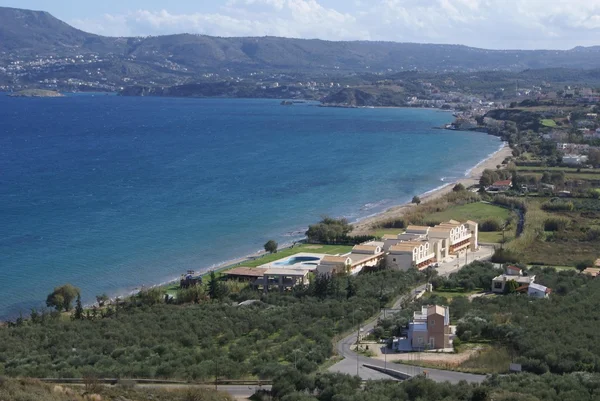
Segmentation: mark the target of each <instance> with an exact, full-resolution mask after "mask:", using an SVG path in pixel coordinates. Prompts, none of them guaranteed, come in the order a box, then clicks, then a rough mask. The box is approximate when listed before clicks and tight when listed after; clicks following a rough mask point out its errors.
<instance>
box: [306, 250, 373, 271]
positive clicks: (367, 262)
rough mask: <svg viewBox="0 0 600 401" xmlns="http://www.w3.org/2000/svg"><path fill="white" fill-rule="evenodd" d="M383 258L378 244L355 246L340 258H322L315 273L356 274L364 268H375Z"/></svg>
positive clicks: (328, 256)
mask: <svg viewBox="0 0 600 401" xmlns="http://www.w3.org/2000/svg"><path fill="white" fill-rule="evenodd" d="M383 257H384V253H383V249H382V248H381V246H380V244H374V243H371V244H361V245H355V246H354V247H353V248H352V251H351V252H350V253H347V254H344V255H340V256H332V255H326V256H324V257H323V258H322V259H321V261H320V262H319V264H318V266H317V268H316V271H317V273H319V274H345V273H349V274H357V273H359V272H360V271H361V270H362V269H364V268H365V267H372V266H376V265H377V264H378V263H379V262H380V261H381V260H382V259H383Z"/></svg>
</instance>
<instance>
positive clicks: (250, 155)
mask: <svg viewBox="0 0 600 401" xmlns="http://www.w3.org/2000/svg"><path fill="white" fill-rule="evenodd" d="M451 119H452V117H451V115H450V114H448V113H443V112H439V111H433V110H420V109H342V108H322V107H316V106H315V105H309V104H302V105H301V104H297V105H294V106H287V107H283V106H280V105H279V102H278V101H271V100H231V99H217V100H215V99H166V98H128V97H116V96H104V95H96V96H91V95H83V96H68V97H65V98H57V99H21V98H18V99H17V98H8V97H4V96H0V156H1V157H0V213H1V215H0V217H1V220H2V223H1V224H0V293H1V294H2V297H0V316H2V317H6V316H8V315H13V316H14V314H15V313H18V312H19V311H23V312H24V313H27V312H28V310H29V308H30V307H33V306H41V305H42V303H43V301H44V300H45V296H46V294H47V293H48V292H49V291H51V289H52V287H54V286H56V285H60V284H62V283H65V282H70V283H72V284H74V285H76V286H78V287H80V288H81V289H82V292H83V295H84V299H85V300H91V299H93V298H94V296H95V295H96V294H99V293H102V292H108V293H109V294H111V295H115V294H120V293H126V292H129V291H131V290H133V289H135V288H139V287H140V286H141V285H151V284H156V283H159V282H164V281H166V280H169V279H172V278H175V277H178V275H179V274H180V273H181V272H183V271H185V270H187V269H195V270H200V269H206V268H209V267H210V266H212V265H214V264H217V263H219V262H223V261H225V260H227V259H231V258H234V257H239V256H243V255H246V254H249V253H252V252H256V251H257V250H259V249H260V248H261V247H262V244H264V243H265V242H266V241H267V240H268V239H271V238H273V239H276V240H278V241H279V243H280V244H281V243H284V242H286V241H291V240H293V239H295V238H298V237H299V236H300V233H301V232H303V231H304V230H305V229H306V227H307V226H308V224H309V223H311V222H315V221H316V220H318V219H319V216H321V215H323V214H329V215H333V216H346V217H348V218H350V219H351V220H355V219H358V218H360V217H364V216H367V215H371V214H373V213H376V212H378V211H381V210H383V209H385V208H387V207H389V206H391V205H395V204H400V203H403V202H405V201H407V200H409V199H410V198H411V197H412V196H413V195H414V194H420V193H423V192H425V191H428V190H431V189H433V188H435V187H438V186H440V185H442V184H443V182H442V179H444V178H446V179H448V180H450V179H452V178H456V177H461V176H463V175H464V174H465V172H466V171H467V170H468V169H469V168H471V167H473V166H474V165H475V164H477V163H478V162H479V161H481V160H482V159H484V158H485V157H486V156H487V155H489V154H490V153H492V152H494V151H495V150H497V149H498V148H499V146H500V142H499V141H498V139H497V138H494V137H491V136H487V135H485V134H481V133H468V132H451V131H444V130H436V129H432V127H434V126H440V125H442V124H444V123H447V122H449V121H451Z"/></svg>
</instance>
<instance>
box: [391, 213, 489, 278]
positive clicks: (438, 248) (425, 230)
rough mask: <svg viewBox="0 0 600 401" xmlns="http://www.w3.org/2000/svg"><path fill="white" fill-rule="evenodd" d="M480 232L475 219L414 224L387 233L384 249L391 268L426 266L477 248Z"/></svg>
mask: <svg viewBox="0 0 600 401" xmlns="http://www.w3.org/2000/svg"><path fill="white" fill-rule="evenodd" d="M478 236H479V232H478V225H477V223H476V222H474V221H471V220H468V221H466V222H465V223H461V222H459V221H456V220H450V221H448V222H445V223H441V224H438V225H437V226H434V227H428V226H412V225H411V226H408V227H407V228H406V231H405V232H404V233H402V234H398V235H397V236H391V235H386V236H384V238H383V242H384V246H383V249H384V251H385V252H387V256H386V263H387V266H388V267H390V268H393V269H400V270H407V269H410V268H413V267H414V268H417V269H424V268H426V267H427V266H430V265H431V264H434V263H437V262H441V261H443V260H444V259H446V258H448V257H449V256H451V255H458V254H460V253H462V252H466V251H472V252H473V251H476V250H477V248H478V247H479V244H478V240H477V239H478Z"/></svg>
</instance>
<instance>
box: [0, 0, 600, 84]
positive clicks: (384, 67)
mask: <svg viewBox="0 0 600 401" xmlns="http://www.w3.org/2000/svg"><path fill="white" fill-rule="evenodd" d="M82 54H96V55H100V56H102V57H105V58H107V59H109V60H110V62H111V63H116V64H115V66H116V67H118V68H120V69H123V68H126V69H127V68H134V69H135V66H136V65H137V66H138V67H140V68H148V67H147V66H148V65H151V66H152V67H151V69H152V70H153V71H155V73H160V71H161V69H165V65H166V66H167V67H168V68H166V69H167V70H170V71H164V72H165V73H167V72H168V73H175V74H183V75H186V74H187V75H194V74H198V73H206V72H217V71H223V70H229V71H231V72H234V73H247V72H252V71H257V70H260V71H263V72H280V73H307V74H318V73H320V74H323V73H327V74H334V73H337V74H340V73H352V72H357V73H365V72H373V73H382V72H383V73H389V72H401V71H407V70H420V71H431V72H441V71H481V70H508V71H520V70H524V69H530V68H531V69H538V68H556V67H566V68H581V69H588V68H598V67H600V47H599V46H595V47H587V48H584V47H577V48H574V49H571V50H535V51H529V50H485V49H478V48H472V47H467V46H461V45H436V44H415V43H394V42H368V41H350V42H332V41H325V40H306V39H290V38H279V37H243V38H242V37H240V38H237V37H236V38H222V37H211V36H205V35H192V34H178V35H167V36H152V37H105V36H99V35H94V34H91V33H87V32H84V31H81V30H79V29H76V28H74V27H72V26H70V25H68V24H67V23H65V22H63V21H60V20H59V19H57V18H55V17H53V16H52V15H50V14H49V13H47V12H43V11H31V10H23V9H16V8H7V7H0V61H4V62H6V61H7V60H15V59H26V58H32V57H40V56H53V57H58V58H60V57H71V56H75V55H82ZM124 63H126V64H124ZM164 63H167V64H164ZM173 66H175V68H171V67H173ZM173 71H175V72H173Z"/></svg>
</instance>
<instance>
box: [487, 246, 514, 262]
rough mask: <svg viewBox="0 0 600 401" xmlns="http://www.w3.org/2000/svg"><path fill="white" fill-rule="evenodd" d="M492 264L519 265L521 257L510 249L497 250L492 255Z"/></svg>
mask: <svg viewBox="0 0 600 401" xmlns="http://www.w3.org/2000/svg"><path fill="white" fill-rule="evenodd" d="M491 260H492V263H519V257H518V256H517V254H515V253H514V252H512V251H509V250H508V249H503V248H501V249H496V251H495V252H494V254H493V255H492V259H491Z"/></svg>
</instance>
